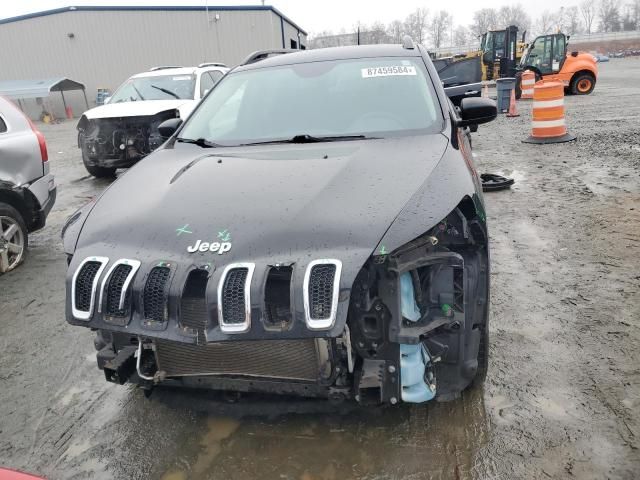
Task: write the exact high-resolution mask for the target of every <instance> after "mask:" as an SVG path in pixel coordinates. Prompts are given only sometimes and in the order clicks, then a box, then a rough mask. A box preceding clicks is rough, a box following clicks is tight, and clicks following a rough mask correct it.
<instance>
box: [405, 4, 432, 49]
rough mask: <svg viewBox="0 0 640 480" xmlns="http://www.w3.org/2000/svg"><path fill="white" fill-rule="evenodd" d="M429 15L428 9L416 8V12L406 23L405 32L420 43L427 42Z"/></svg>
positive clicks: (410, 15)
mask: <svg viewBox="0 0 640 480" xmlns="http://www.w3.org/2000/svg"><path fill="white" fill-rule="evenodd" d="M428 14H429V10H427V9H426V8H416V11H415V12H413V13H411V14H409V16H408V17H407V19H406V20H405V22H404V30H405V32H406V33H407V34H409V35H411V37H412V38H413V39H414V40H416V41H417V42H418V43H423V42H424V40H425V32H426V30H427V17H428Z"/></svg>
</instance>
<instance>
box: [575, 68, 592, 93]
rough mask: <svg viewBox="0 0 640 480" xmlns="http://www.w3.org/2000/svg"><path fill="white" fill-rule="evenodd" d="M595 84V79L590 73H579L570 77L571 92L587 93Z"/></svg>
mask: <svg viewBox="0 0 640 480" xmlns="http://www.w3.org/2000/svg"><path fill="white" fill-rule="evenodd" d="M595 86H596V79H595V78H594V77H593V75H591V74H590V73H581V74H579V75H576V76H575V77H573V78H572V79H571V93H572V94H574V95H589V94H590V93H591V92H593V89H594V88H595Z"/></svg>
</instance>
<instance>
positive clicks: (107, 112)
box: [83, 99, 198, 120]
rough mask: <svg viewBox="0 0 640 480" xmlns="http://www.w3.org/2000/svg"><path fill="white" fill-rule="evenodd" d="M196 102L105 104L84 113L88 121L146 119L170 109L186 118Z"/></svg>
mask: <svg viewBox="0 0 640 480" xmlns="http://www.w3.org/2000/svg"><path fill="white" fill-rule="evenodd" d="M197 103H198V102H197V100H184V99H180V100H178V99H176V100H145V101H138V102H119V103H107V104H106V105H100V106H99V107H96V108H92V109H91V110H87V111H86V112H84V114H83V115H84V116H85V117H87V119H88V120H93V119H95V118H119V117H146V116H151V115H155V114H157V113H160V112H164V111H167V110H171V109H178V110H180V116H181V117H182V118H186V117H187V116H188V115H189V113H191V110H193V108H194V107H195V105H196V104H197Z"/></svg>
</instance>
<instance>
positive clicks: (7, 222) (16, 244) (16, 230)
mask: <svg viewBox="0 0 640 480" xmlns="http://www.w3.org/2000/svg"><path fill="white" fill-rule="evenodd" d="M28 246H29V236H28V232H27V225H26V224H25V223H24V218H22V215H21V214H20V212H18V211H17V210H16V209H15V208H13V207H12V206H11V205H8V204H6V203H1V202H0V275H2V274H3V273H7V272H10V271H12V270H15V269H16V268H18V266H19V265H20V264H21V263H22V262H24V259H25V258H26V257H27V249H28ZM16 249H19V251H16Z"/></svg>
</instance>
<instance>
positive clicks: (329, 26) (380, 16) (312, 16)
mask: <svg viewBox="0 0 640 480" xmlns="http://www.w3.org/2000/svg"><path fill="white" fill-rule="evenodd" d="M260 3H261V2H260V1H255V0H254V1H243V0H228V1H221V2H215V1H209V6H213V5H256V4H260ZM265 3H266V4H267V5H274V6H275V7H276V8H278V9H279V10H280V11H281V12H282V13H284V14H285V15H287V16H288V17H289V18H291V20H293V21H294V22H296V23H297V24H298V25H300V27H301V28H303V29H305V30H307V31H308V32H309V33H312V34H313V33H314V32H320V31H323V30H334V31H338V30H340V29H341V28H345V29H347V30H351V28H352V27H353V25H355V24H357V23H358V21H360V22H362V23H366V24H370V23H373V22H375V21H381V22H383V23H385V24H386V23H389V22H390V21H391V20H396V19H400V20H402V19H404V18H405V17H406V16H407V15H408V14H409V13H411V12H412V11H413V10H415V8H416V7H426V8H428V9H429V10H430V11H436V10H440V9H446V10H448V11H449V12H450V13H451V14H453V19H454V26H455V25H460V24H462V25H468V24H469V23H471V20H472V16H473V12H474V10H477V9H478V8H483V7H484V8H486V7H494V8H498V7H500V6H502V5H511V3H510V2H509V0H482V1H481V2H478V1H477V0H450V1H448V2H446V3H445V2H434V1H419V0H393V1H389V0H387V1H384V0H273V1H271V2H269V1H266V2H265ZM516 3H517V2H516ZM520 3H521V4H522V5H523V6H524V8H525V9H527V11H528V13H529V15H530V16H531V17H533V19H535V17H536V16H537V15H539V14H540V12H542V11H544V10H545V9H549V10H556V9H558V8H559V7H560V6H561V5H564V6H569V5H575V4H577V3H578V2H577V0H576V1H566V0H563V1H560V2H558V0H536V1H535V2H530V1H526V0H525V1H522V2H520ZM127 4H129V5H205V1H204V0H203V1H201V2H198V1H196V0H192V1H186V2H184V3H183V2H181V1H180V0H168V1H167V0H133V1H131V2H126V1H113V0H102V1H100V0H97V1H95V0H94V1H92V0H69V1H64V0H62V1H61V0H22V1H11V0H0V5H1V6H0V18H7V17H14V16H16V15H22V14H25V13H32V12H38V11H41V10H50V9H52V8H60V7H67V6H70V5H76V6H77V5H127ZM531 5H533V7H535V11H534V10H533V9H532V8H531V7H530V6H531Z"/></svg>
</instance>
